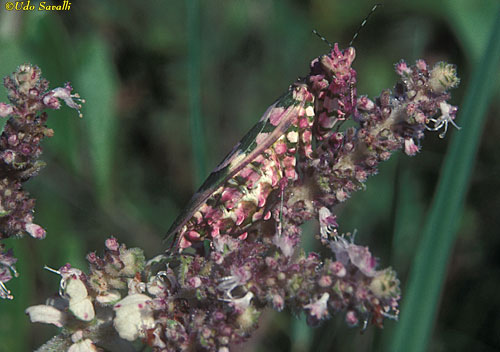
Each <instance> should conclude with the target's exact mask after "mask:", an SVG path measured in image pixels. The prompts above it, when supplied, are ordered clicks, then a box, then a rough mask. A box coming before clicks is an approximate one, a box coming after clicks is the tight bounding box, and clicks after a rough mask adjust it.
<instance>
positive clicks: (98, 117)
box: [74, 37, 117, 203]
mask: <svg viewBox="0 0 500 352" xmlns="http://www.w3.org/2000/svg"><path fill="white" fill-rule="evenodd" d="M80 57H81V58H82V65H81V67H80V73H79V74H78V76H77V77H78V78H77V79H75V84H74V87H75V90H76V91H78V92H79V93H80V95H81V96H82V97H83V98H84V99H85V100H86V104H85V105H84V106H83V109H82V112H83V115H84V117H83V120H84V122H85V124H86V127H87V137H88V145H87V146H86V148H87V150H88V151H89V155H90V160H91V164H92V174H93V178H94V183H95V185H96V188H97V195H98V198H99V199H100V201H101V202H102V203H107V202H108V201H109V200H110V199H111V195H112V170H113V164H114V154H115V133H116V128H117V121H116V111H115V103H116V102H115V96H116V86H117V84H116V74H115V72H114V68H113V64H112V62H111V55H110V53H109V51H108V48H107V46H106V44H105V43H104V42H103V41H102V39H100V38H98V37H92V38H90V39H88V40H87V41H86V43H85V45H84V46H83V50H82V51H81V55H80Z"/></svg>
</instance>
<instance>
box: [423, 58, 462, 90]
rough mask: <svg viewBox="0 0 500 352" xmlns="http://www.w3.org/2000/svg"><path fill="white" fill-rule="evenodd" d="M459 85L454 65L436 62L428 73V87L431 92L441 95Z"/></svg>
mask: <svg viewBox="0 0 500 352" xmlns="http://www.w3.org/2000/svg"><path fill="white" fill-rule="evenodd" d="M459 83H460V79H459V78H458V77H457V69H456V67H455V65H450V64H447V63H446V62H438V63H437V64H436V65H435V66H434V67H433V68H432V70H431V72H430V79H429V86H430V88H431V89H432V91H433V92H435V93H438V94H441V93H443V92H444V91H447V90H448V89H450V88H455V87H456V86H458V84H459Z"/></svg>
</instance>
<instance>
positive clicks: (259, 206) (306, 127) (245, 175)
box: [166, 44, 356, 250]
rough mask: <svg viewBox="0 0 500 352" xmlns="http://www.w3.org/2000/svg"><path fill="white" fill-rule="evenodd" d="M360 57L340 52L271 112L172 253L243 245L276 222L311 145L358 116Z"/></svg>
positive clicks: (215, 177)
mask: <svg viewBox="0 0 500 352" xmlns="http://www.w3.org/2000/svg"><path fill="white" fill-rule="evenodd" d="M354 57H355V51H354V48H352V47H350V48H348V49H346V50H345V51H341V50H339V48H338V45H337V44H335V45H333V46H332V50H331V51H330V52H329V53H328V54H326V55H322V56H320V57H319V58H317V59H315V60H313V61H312V63H311V71H310V74H309V75H308V76H306V77H305V78H303V79H299V80H298V81H297V82H295V83H293V84H292V85H291V86H290V87H289V89H288V91H287V93H285V94H284V95H283V96H282V97H281V98H279V99H278V100H277V101H276V102H275V103H274V104H273V105H271V106H270V107H269V108H268V109H267V111H266V112H265V113H264V115H263V116H262V118H261V119H260V121H259V122H258V123H257V124H256V125H255V126H254V127H253V128H252V129H251V130H250V131H249V132H248V133H247V134H246V135H245V136H244V137H243V139H242V140H241V141H240V142H239V143H238V144H237V145H236V146H235V147H234V148H233V150H232V151H231V152H230V153H229V154H228V156H226V158H225V159H224V160H223V161H222V162H221V163H220V164H219V166H217V167H216V168H215V170H214V171H213V172H212V173H211V174H210V175H209V177H208V178H207V180H206V181H205V182H204V183H203V185H202V186H201V187H200V189H199V190H198V191H197V192H196V193H195V195H194V196H193V198H192V199H191V200H190V202H189V203H188V205H187V207H186V208H185V211H184V212H182V213H181V214H180V215H179V217H178V218H177V219H176V220H175V221H174V223H173V225H172V226H171V228H170V229H169V231H168V234H167V237H166V239H171V240H172V246H175V247H176V249H178V250H182V249H185V248H188V247H191V246H193V245H194V244H195V243H198V244H199V243H201V242H202V241H203V240H205V239H211V238H215V237H217V236H220V235H225V234H230V235H233V236H237V237H239V238H240V239H245V238H246V237H247V236H248V235H249V232H251V231H252V230H253V229H254V226H253V225H255V224H257V223H258V224H262V221H268V220H273V219H272V210H273V208H274V207H275V206H276V205H277V204H278V202H279V201H280V198H281V200H282V199H283V191H284V189H285V188H286V187H287V186H288V185H290V184H291V183H293V182H296V181H297V180H298V179H299V178H300V174H301V170H300V165H301V164H302V163H301V162H300V161H301V160H305V159H309V158H311V155H312V152H313V149H312V144H313V139H314V140H315V141H320V140H323V139H325V138H327V137H329V136H330V135H331V134H332V133H334V132H335V131H334V126H336V125H337V126H338V125H339V124H338V123H339V122H341V121H343V120H345V119H346V118H347V117H348V116H350V115H351V114H352V113H353V111H354V109H355V105H356V90H355V89H354V85H355V82H356V73H355V71H354V70H353V69H352V68H351V64H352V62H353V60H354ZM275 217H276V216H275ZM274 220H276V219H274Z"/></svg>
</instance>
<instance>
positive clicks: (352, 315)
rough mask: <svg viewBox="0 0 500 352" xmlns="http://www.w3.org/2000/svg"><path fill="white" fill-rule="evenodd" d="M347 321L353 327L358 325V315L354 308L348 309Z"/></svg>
mask: <svg viewBox="0 0 500 352" xmlns="http://www.w3.org/2000/svg"><path fill="white" fill-rule="evenodd" d="M345 321H346V323H347V325H349V326H351V327H352V326H356V325H358V323H359V320H358V317H357V316H356V312H354V311H353V310H350V311H348V312H347V314H346V315H345Z"/></svg>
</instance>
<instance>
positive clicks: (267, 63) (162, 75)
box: [0, 0, 500, 352]
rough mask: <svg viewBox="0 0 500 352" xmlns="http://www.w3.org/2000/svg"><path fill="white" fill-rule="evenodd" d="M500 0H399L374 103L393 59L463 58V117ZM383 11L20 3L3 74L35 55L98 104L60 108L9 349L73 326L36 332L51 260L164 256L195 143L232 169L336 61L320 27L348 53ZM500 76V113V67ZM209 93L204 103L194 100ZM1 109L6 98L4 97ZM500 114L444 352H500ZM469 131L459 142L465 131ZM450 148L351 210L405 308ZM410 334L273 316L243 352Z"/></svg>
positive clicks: (439, 345)
mask: <svg viewBox="0 0 500 352" xmlns="http://www.w3.org/2000/svg"><path fill="white" fill-rule="evenodd" d="M497 3H498V1H496V0H445V1H440V2H437V1H429V0H423V1H419V2H400V1H395V0H393V1H386V2H384V6H383V7H382V8H380V9H378V10H377V12H376V13H375V14H374V15H373V16H371V17H370V19H369V22H368V24H367V26H366V27H364V28H363V29H362V30H361V32H360V35H359V37H358V38H357V39H356V41H355V43H354V46H355V47H356V50H357V59H356V61H355V63H354V67H355V68H356V70H357V71H358V81H359V86H358V92H359V93H360V94H368V95H369V96H371V97H374V96H376V95H377V94H378V93H379V92H380V91H381V89H383V88H388V87H391V86H392V85H393V84H394V80H395V78H396V76H395V74H394V73H393V64H394V63H396V62H397V61H399V60H400V59H406V60H407V61H410V62H411V61H413V60H415V59H417V58H424V59H426V60H427V61H428V62H429V63H435V62H437V61H439V60H446V61H448V62H451V63H455V64H457V66H458V72H459V75H460V77H461V78H462V84H461V87H460V89H458V90H456V91H454V92H453V94H454V98H453V101H454V103H455V104H456V105H459V107H460V105H461V102H462V101H463V96H464V92H465V88H466V87H467V85H468V82H469V76H470V74H471V70H472V69H473V68H474V67H475V65H476V64H477V63H478V60H479V58H480V56H481V54H482V53H483V51H484V49H485V47H486V42H487V38H488V37H489V30H490V28H491V27H492V24H493V20H494V18H495V15H496V12H497V11H498V10H497V9H498V7H497V6H496V5H497ZM2 6H3V5H2ZM372 6H373V3H372V2H370V1H356V2H344V1H339V0H330V1H326V0H321V1H320V0H309V1H297V0H295V1H291V0H290V1H269V0H245V1H244V0H241V1H230V0H224V1H222V0H221V1H212V2H209V1H207V0H205V1H200V4H199V13H198V14H197V15H195V16H194V17H191V20H190V21H188V6H187V3H185V2H181V1H154V0H153V1H150V2H141V1H130V0H121V1H118V0H108V1H97V0H88V1H85V2H83V1H82V2H79V3H75V2H73V3H72V5H71V10H70V11H69V12H64V13H39V12H36V11H34V12H26V13H21V12H7V11H5V9H4V8H3V7H2V8H1V9H0V48H1V49H0V75H1V76H2V77H3V76H5V75H7V74H9V73H10V72H12V71H14V70H15V68H16V66H17V65H19V64H21V63H23V62H31V63H33V64H38V65H39V66H40V67H41V68H42V70H43V72H44V75H45V77H46V78H47V79H49V80H50V81H51V83H52V86H58V85H61V84H63V83H64V82H65V80H71V81H72V82H73V84H74V86H75V90H76V91H77V92H79V93H80V94H81V95H82V96H83V97H84V98H86V100H87V103H86V104H85V106H84V108H83V113H84V118H83V120H80V119H78V118H77V116H76V114H75V113H74V112H73V111H69V110H68V109H63V110H61V111H57V112H51V113H50V117H49V125H50V127H51V128H53V129H54V130H55V135H54V137H53V138H51V139H50V140H48V141H47V142H46V143H45V154H44V156H43V159H44V160H45V161H47V164H48V166H47V168H46V169H45V170H44V171H43V172H42V173H41V174H40V176H38V177H37V178H36V179H35V180H33V181H32V182H30V184H29V186H28V187H29V189H30V191H31V192H32V193H33V194H34V195H35V197H36V198H37V200H38V201H37V209H38V211H37V213H36V219H37V222H38V223H40V224H41V225H43V226H44V227H45V228H46V229H47V238H46V239H45V240H44V241H41V242H36V243H35V241H34V240H31V239H24V240H21V241H14V240H12V241H9V243H8V245H9V246H12V247H13V248H14V250H15V254H16V256H17V257H19V259H20V261H19V265H18V269H19V272H20V274H21V276H20V277H19V278H18V279H15V280H12V281H11V282H9V288H11V289H12V290H13V293H14V294H15V296H16V298H15V300H14V301H12V302H7V301H2V302H0V314H1V316H2V320H0V341H2V343H1V346H0V351H3V350H4V349H5V351H26V350H31V349H33V348H35V347H37V346H39V345H40V344H41V343H43V342H44V341H45V340H47V339H48V338H49V337H50V336H51V335H53V334H55V333H56V332H57V329H56V328H54V327H47V326H43V325H39V324H37V325H34V324H29V323H28V319H27V318H26V317H25V316H24V313H23V311H24V309H25V308H26V307H27V306H29V305H33V304H40V303H41V302H42V300H43V299H44V298H45V297H47V296H49V295H51V294H55V293H56V291H57V286H58V278H57V277H56V276H55V275H54V274H51V273H49V272H47V271H44V270H43V269H42V268H43V265H44V264H46V265H48V266H51V267H54V268H57V267H59V266H61V265H63V264H65V263H66V262H71V263H72V264H74V265H75V266H78V265H79V266H80V267H81V268H85V264H84V257H85V254H86V253H88V252H89V251H93V250H97V251H98V252H100V251H101V249H102V245H103V240H104V239H105V238H106V237H107V236H109V235H115V236H116V237H117V238H118V239H119V240H120V241H123V242H125V243H127V245H128V246H130V247H132V246H141V247H142V248H144V249H145V250H146V253H147V254H148V255H149V256H152V255H155V254H157V252H158V249H159V248H161V246H162V244H161V239H162V238H163V236H164V234H165V233H166V230H167V228H168V227H169V225H170V224H171V222H172V221H173V219H174V218H175V216H176V215H177V213H178V212H179V210H180V209H181V208H182V207H183V206H184V205H185V204H186V202H187V201H188V199H189V198H190V197H191V195H192V193H193V191H194V190H195V188H197V187H198V186H199V183H200V179H199V176H197V175H196V174H197V172H200V171H196V170H200V169H202V167H199V166H197V165H198V164H196V163H195V161H194V160H196V158H195V156H194V155H193V153H192V148H198V149H200V148H201V150H204V153H205V154H206V156H205V157H204V158H203V161H202V162H205V163H206V166H207V167H208V169H210V168H211V167H214V166H215V165H216V164H217V163H218V162H219V161H220V160H222V158H223V157H224V155H225V154H226V153H227V152H228V151H229V150H231V148H232V146H233V145H234V144H235V143H236V142H237V141H238V140H239V139H240V137H241V136H243V134H244V133H245V132H246V131H247V130H248V129H249V128H250V127H251V126H252V125H253V124H254V123H255V122H256V121H257V120H258V119H259V118H260V115H261V114H262V113H263V112H264V111H265V110H266V108H267V107H268V106H269V105H270V104H271V103H272V102H273V101H274V99H275V98H277V97H278V96H280V95H281V94H282V92H283V91H285V90H286V88H287V87H288V85H289V84H290V83H292V82H293V81H294V80H295V79H296V78H297V77H298V76H303V75H305V74H307V72H308V65H309V62H310V61H311V59H312V58H314V57H316V56H318V55H320V54H322V53H325V52H326V51H327V50H328V47H327V46H326V45H325V43H323V42H321V41H320V40H318V38H317V37H315V36H314V35H313V34H311V31H312V29H315V28H316V29H318V31H319V32H320V33H322V34H323V35H324V36H326V37H327V38H328V39H329V40H330V41H332V42H339V43H340V45H341V46H342V47H345V46H346V45H347V43H349V41H350V39H351V38H352V36H353V35H354V32H355V31H356V29H357V28H358V26H359V24H360V22H361V21H362V19H363V18H364V17H365V16H366V15H367V14H368V12H369V11H370V9H371V7H372ZM195 9H196V7H195ZM191 10H192V9H191ZM196 17H198V18H199V21H197V22H196V23H195V24H193V21H192V18H196ZM188 25H189V27H188ZM193 25H194V26H196V25H197V26H199V33H198V34H197V33H196V29H195V30H194V31H193V29H192V27H191V26H193ZM197 38H199V39H197ZM193 40H196V43H194V44H196V45H194V44H193ZM190 46H191V49H190ZM193 55H195V56H197V57H193ZM193 60H194V61H193ZM196 60H198V61H199V63H200V66H199V72H200V74H199V76H198V77H194V76H193V74H188V72H191V71H190V70H193V68H192V67H193V66H192V65H193V64H194V65H195V66H194V67H195V70H196ZM193 77H194V78H193ZM491 79H492V80H493V79H495V84H494V89H495V93H494V94H495V97H496V98H497V99H495V97H494V98H493V101H494V102H495V101H498V98H500V96H499V89H498V88H499V87H498V71H497V75H496V77H495V76H492V77H491ZM196 80H198V82H196ZM197 85H198V86H199V89H200V94H199V97H197V96H196V94H194V93H193V89H196V88H195V87H196V86H197ZM0 99H1V101H5V91H4V90H0ZM193 99H194V100H193ZM197 100H198V102H196V101H197ZM195 107H196V108H197V109H199V112H198V113H199V115H200V118H201V119H200V123H201V124H202V126H203V127H202V128H200V129H199V131H198V132H196V133H198V136H197V135H196V134H194V135H193V134H192V133H191V130H190V124H191V126H192V121H190V116H192V114H193V113H196V111H193V109H195ZM498 113H499V108H498V106H497V105H496V104H494V103H493V104H492V105H491V106H490V107H489V109H488V114H489V115H488V116H489V117H488V119H487V120H486V128H485V131H484V133H483V135H482V139H481V144H480V146H479V152H478V154H477V157H476V161H475V167H474V170H473V175H472V180H471V184H470V186H469V193H468V196H467V198H466V203H465V210H464V213H463V215H462V214H457V217H456V220H455V221H456V223H457V226H459V227H460V228H459V232H458V238H457V241H456V243H455V246H454V248H453V251H452V254H451V261H450V263H449V266H448V270H447V273H446V281H445V282H444V290H443V291H442V296H441V301H440V305H439V308H438V309H439V311H438V315H437V318H436V323H435V325H434V328H433V332H432V337H431V343H430V347H429V350H430V351H449V350H453V351H468V350H481V351H500V338H499V337H498V336H499V334H498V331H499V329H500V299H499V298H498V294H497V291H498V290H500V279H499V278H500V260H499V257H498V255H497V252H498V250H499V249H500V237H499V236H498V234H497V233H498V232H497V231H498V230H497V229H498V228H499V225H500V224H499V222H500V218H499V217H498V214H497V213H498V209H499V206H500V192H499V187H500V184H499V182H500V177H499V174H500V154H499V153H498V152H497V150H498V146H497V141H498V140H499V139H500V123H499V120H498V119H496V118H495V117H496V116H497V115H498ZM458 124H460V120H459V121H458ZM200 133H201V135H200ZM457 133H461V131H456V130H452V131H449V134H448V137H450V136H451V135H453V134H457ZM200 136H201V137H200ZM193 138H194V140H193ZM203 139H204V140H205V142H203ZM448 140H449V138H446V139H444V140H441V139H439V138H438V136H437V134H433V135H429V136H428V137H427V138H426V139H425V141H424V143H423V145H422V147H423V151H422V152H421V153H420V154H419V155H417V156H416V157H414V158H408V157H406V156H403V155H397V156H394V157H393V158H392V159H391V160H390V161H389V162H387V163H385V164H384V165H383V166H382V167H381V169H380V173H379V175H377V176H376V177H373V178H372V179H371V180H369V182H368V185H367V189H366V191H365V192H359V193H357V194H355V195H354V196H353V197H352V199H351V200H350V201H349V202H347V203H346V205H345V206H342V208H341V209H339V214H338V215H339V223H340V225H341V230H342V231H345V232H347V231H353V230H357V242H359V243H361V244H365V245H369V246H370V247H371V249H372V251H373V253H375V255H377V256H378V257H379V258H380V262H381V265H382V266H388V265H392V266H393V267H395V268H396V270H397V271H398V273H399V276H400V279H401V280H402V287H403V297H404V294H405V289H404V288H405V286H406V282H407V280H406V279H407V273H408V270H409V267H410V265H411V263H412V260H413V255H414V253H415V248H416V246H417V243H418V240H419V238H420V232H421V231H422V225H423V222H424V219H425V216H426V212H427V210H428V207H429V204H430V202H431V200H432V196H433V192H434V188H435V186H436V184H437V181H438V178H439V176H440V169H441V164H442V161H443V157H444V154H445V152H446V148H447V145H448ZM194 141H196V143H198V142H200V141H202V142H201V143H200V145H199V146H196V145H195V143H193V142H194ZM198 163H200V161H198ZM197 168H198V169H197ZM314 245H315V243H314V242H313V243H309V244H308V246H311V247H312V248H314ZM396 324H397V323H396V322H392V321H389V322H388V323H387V326H386V329H384V330H382V331H381V330H377V329H375V328H372V327H370V328H369V329H368V330H366V331H365V332H364V333H362V334H360V331H359V329H356V328H355V329H349V328H347V327H346V326H345V323H344V322H343V317H340V316H339V317H333V319H331V320H330V321H327V322H325V323H324V324H322V325H321V326H320V327H318V328H309V327H307V326H306V325H305V324H304V323H303V320H302V319H301V318H300V317H299V319H297V318H296V317H293V316H292V315H291V314H289V313H286V312H284V313H279V314H278V313H274V312H271V311H268V312H266V314H264V316H263V317H262V319H261V323H260V329H259V330H258V332H257V333H256V334H255V335H254V336H253V337H252V339H251V340H250V341H249V342H248V343H247V344H246V345H245V346H243V347H242V348H238V350H245V351H296V352H299V351H330V350H335V351H382V350H384V347H383V346H384V343H383V342H384V340H385V339H389V338H390V336H389V335H390V333H391V330H392V329H393V328H394V326H395V325H396Z"/></svg>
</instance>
